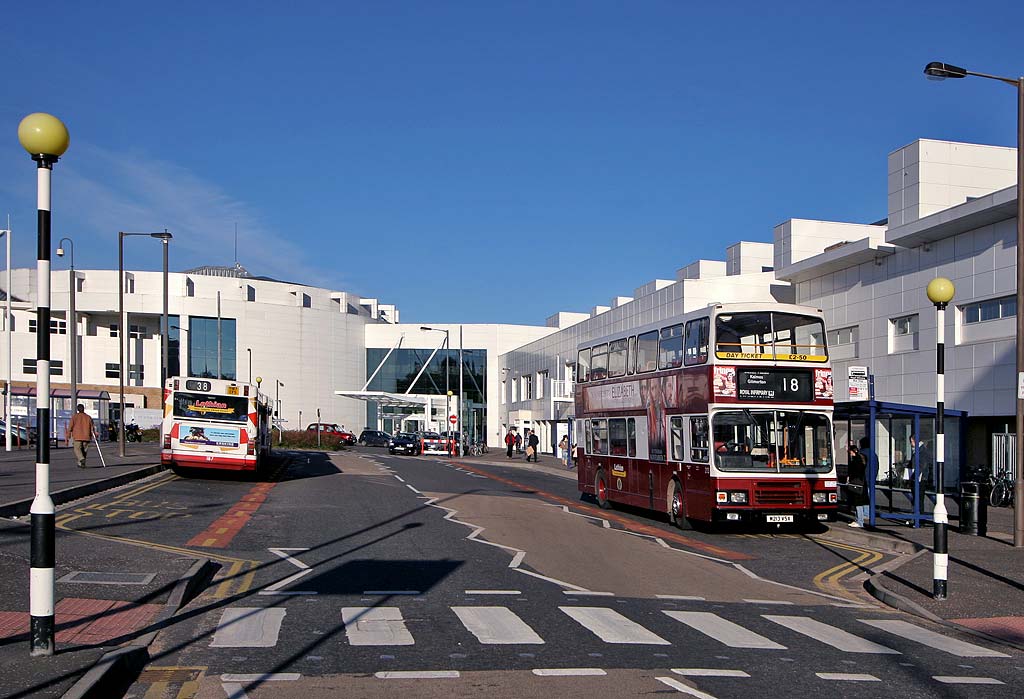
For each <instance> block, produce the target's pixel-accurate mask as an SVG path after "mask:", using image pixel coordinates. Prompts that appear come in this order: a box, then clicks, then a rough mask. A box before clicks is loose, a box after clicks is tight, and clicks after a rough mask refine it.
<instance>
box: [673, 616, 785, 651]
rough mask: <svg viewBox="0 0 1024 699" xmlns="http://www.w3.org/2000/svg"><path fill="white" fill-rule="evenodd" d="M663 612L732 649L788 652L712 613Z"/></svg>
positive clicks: (778, 645) (773, 642)
mask: <svg viewBox="0 0 1024 699" xmlns="http://www.w3.org/2000/svg"><path fill="white" fill-rule="evenodd" d="M662 611H663V613H665V614H667V615H668V616H670V617H672V618H673V619H675V620H676V621H681V622H683V623H684V624H686V625H687V626H689V627H690V628H693V629H696V630H697V631H700V632H701V633H702V634H704V635H705V636H710V637H711V638H713V639H715V640H716V641H718V642H720V643H722V644H724V645H727V646H729V647H730V648H759V649H763V650H786V646H783V645H780V644H778V643H776V642H775V641H772V640H771V639H768V638H765V637H764V636H762V635H761V634H757V633H754V632H753V631H750V630H748V629H745V628H743V627H742V626H740V625H739V624H734V623H733V622H731V621H729V620H728V619H723V618H722V617H720V616H718V615H717V614H712V613H711V612H679V611H675V610H672V609H669V610H662Z"/></svg>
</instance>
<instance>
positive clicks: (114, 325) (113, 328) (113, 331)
mask: <svg viewBox="0 0 1024 699" xmlns="http://www.w3.org/2000/svg"><path fill="white" fill-rule="evenodd" d="M110 336H111V337H117V323H111V324H110Z"/></svg>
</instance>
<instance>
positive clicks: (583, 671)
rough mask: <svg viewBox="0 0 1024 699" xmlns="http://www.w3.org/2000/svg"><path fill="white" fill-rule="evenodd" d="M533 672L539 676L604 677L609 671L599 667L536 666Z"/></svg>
mask: <svg viewBox="0 0 1024 699" xmlns="http://www.w3.org/2000/svg"><path fill="white" fill-rule="evenodd" d="M533 674H535V675H537V676H538V677H603V676H604V675H607V674H608V673H607V672H605V671H604V670H602V669H601V668H599V667H556V668H536V669H534V670H533Z"/></svg>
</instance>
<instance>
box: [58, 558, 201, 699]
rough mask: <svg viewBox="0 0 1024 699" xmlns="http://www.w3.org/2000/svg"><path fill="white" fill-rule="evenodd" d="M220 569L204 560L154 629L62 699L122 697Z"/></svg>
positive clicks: (109, 656)
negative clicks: (160, 637)
mask: <svg viewBox="0 0 1024 699" xmlns="http://www.w3.org/2000/svg"><path fill="white" fill-rule="evenodd" d="M219 568H220V564H219V563H214V562H213V561H211V560H210V559H209V558H200V559H199V560H197V561H196V562H195V563H193V564H192V566H191V567H190V568H189V569H188V571H187V572H186V573H185V574H184V575H183V576H181V577H180V578H178V581H177V582H176V583H175V584H174V589H173V590H172V591H171V594H170V596H169V597H168V599H167V602H165V603H164V607H163V609H162V610H161V611H160V614H159V615H157V618H156V620H155V621H154V622H153V624H152V625H153V626H154V629H153V630H152V631H149V632H147V633H145V634H143V635H142V636H140V637H139V638H137V639H135V640H134V641H132V642H131V643H129V644H128V645H125V646H122V647H120V648H117V649H115V650H112V651H109V652H107V653H104V654H103V657H101V658H100V659H99V660H97V661H96V663H95V664H94V665H93V666H92V667H91V668H89V670H88V671H87V672H86V673H85V674H84V675H83V676H82V677H81V679H79V680H78V681H77V682H75V684H74V685H72V687H71V689H69V690H68V691H67V692H65V693H64V694H63V695H62V696H61V699H109V698H110V697H113V696H121V692H120V691H119V687H121V686H122V685H123V683H124V681H125V679H126V678H134V677H136V676H137V675H138V674H139V673H140V672H141V671H142V669H143V668H144V667H145V666H146V664H147V663H148V662H149V646H150V644H151V643H152V642H153V641H154V640H155V639H156V636H157V634H158V633H160V630H161V629H162V628H163V627H164V626H165V625H166V624H167V622H168V621H169V620H170V619H171V618H173V617H174V615H175V614H177V613H178V612H179V611H180V610H181V609H182V608H183V607H184V606H185V605H187V604H188V603H189V602H191V601H192V600H193V599H195V597H196V596H197V595H198V594H199V592H200V591H201V590H202V589H203V588H205V587H206V585H208V584H209V582H210V580H211V579H212V578H213V576H214V574H215V573H216V572H217V570H218V569H219Z"/></svg>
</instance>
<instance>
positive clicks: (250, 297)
mask: <svg viewBox="0 0 1024 699" xmlns="http://www.w3.org/2000/svg"><path fill="white" fill-rule="evenodd" d="M245 300H246V301H255V300H256V287H255V286H252V285H250V284H246V285H245Z"/></svg>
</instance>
